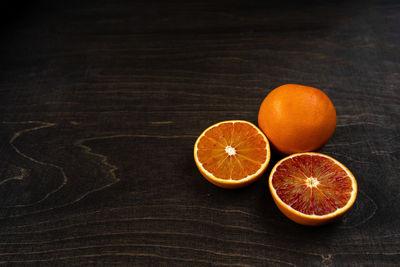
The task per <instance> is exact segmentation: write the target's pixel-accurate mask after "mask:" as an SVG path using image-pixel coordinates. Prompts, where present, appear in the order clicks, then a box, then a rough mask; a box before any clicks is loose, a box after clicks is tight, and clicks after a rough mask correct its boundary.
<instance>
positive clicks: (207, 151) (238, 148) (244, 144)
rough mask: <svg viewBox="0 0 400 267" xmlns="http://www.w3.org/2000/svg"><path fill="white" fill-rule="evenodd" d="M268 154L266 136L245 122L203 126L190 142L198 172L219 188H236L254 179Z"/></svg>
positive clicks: (266, 160)
mask: <svg viewBox="0 0 400 267" xmlns="http://www.w3.org/2000/svg"><path fill="white" fill-rule="evenodd" d="M270 157H271V153H270V147H269V142H268V139H267V137H266V136H265V135H264V134H263V132H262V131H261V130H260V129H258V128H257V127H256V126H255V125H254V124H252V123H250V122H248V121H242V120H232V121H223V122H219V123H217V124H214V125H212V126H210V127H209V128H207V129H206V130H205V131H204V132H203V133H202V134H201V135H200V136H199V137H198V139H197V141H196V143H195V145H194V160H195V162H196V165H197V167H198V169H199V171H200V172H201V174H202V175H203V176H204V178H206V179H207V180H208V181H210V182H211V183H213V184H215V185H217V186H220V187H223V188H239V187H243V186H246V185H248V184H250V183H252V182H254V181H256V180H257V179H258V178H259V177H260V176H261V175H262V174H263V173H264V171H265V170H266V168H267V166H268V163H269V160H270Z"/></svg>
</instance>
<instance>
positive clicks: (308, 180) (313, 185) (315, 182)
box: [306, 177, 319, 187]
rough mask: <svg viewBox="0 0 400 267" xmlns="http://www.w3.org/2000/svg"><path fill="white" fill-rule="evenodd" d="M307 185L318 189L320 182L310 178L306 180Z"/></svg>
mask: <svg viewBox="0 0 400 267" xmlns="http://www.w3.org/2000/svg"><path fill="white" fill-rule="evenodd" d="M306 185H307V186H308V187H317V185H319V181H318V179H317V178H314V177H308V178H307V179H306Z"/></svg>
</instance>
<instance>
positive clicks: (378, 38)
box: [0, 1, 400, 266]
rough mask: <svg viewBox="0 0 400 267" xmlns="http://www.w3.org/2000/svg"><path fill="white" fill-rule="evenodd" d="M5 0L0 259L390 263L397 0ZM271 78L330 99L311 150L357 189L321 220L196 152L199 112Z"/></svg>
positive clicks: (250, 104)
mask: <svg viewBox="0 0 400 267" xmlns="http://www.w3.org/2000/svg"><path fill="white" fill-rule="evenodd" d="M34 2H36V3H34ZM19 4H20V5H18V6H15V5H14V6H10V3H9V4H8V5H6V6H3V7H2V15H3V16H2V19H1V27H0V33H1V42H0V66H1V72H0V116H1V117H0V122H1V123H0V134H1V139H0V141H1V145H0V149H1V153H0V157H1V160H0V173H1V177H0V179H1V180H0V263H1V264H11V265H26V264H33V265H41V266H75V265H81V266H90V265H98V266H101V265H106V266H110V265H134V266H160V265H161V266H209V265H227V266H266V265H268V266H275V265H276V266H286V265H290V266H293V265H295V266H309V265H310V266H321V265H322V266H350V265H352V266H354V265H375V266H388V265H399V264H400V228H399V224H400V221H399V215H400V211H399V201H400V194H399V188H400V177H399V166H400V162H399V157H400V146H399V136H400V129H399V122H400V117H399V114H400V91H399V86H400V49H399V41H400V31H399V29H400V5H399V4H398V3H397V2H396V1H376V2H371V1H339V2H336V3H333V2H332V3H329V2H328V3H320V2H319V1H307V2H304V3H297V4H296V2H295V1H294V2H288V1H274V2H268V1H231V2H228V1H226V2H223V1H219V2H218V3H215V2H214V1H198V2H192V1H189V2H188V1H174V2H172V1H170V2H169V3H168V4H167V3H165V2H164V1H159V2H151V3H150V2H146V1H143V2H136V3H135V2H133V1H131V2H128V1H126V2H124V1H97V2H96V3H88V2H85V1H64V3H59V1H52V2H50V1H49V2H41V1H32V3H19ZM285 83H299V84H305V85H310V86H314V87H317V88H320V89H323V90H324V92H326V93H327V94H328V95H329V97H330V98H331V99H332V101H333V103H334V105H335V107H336V110H337V113H338V124H337V129H336V132H335V134H334V136H333V138H332V139H331V140H330V141H329V143H328V144H327V145H326V146H325V147H323V149H321V150H320V152H322V153H326V154H328V155H331V156H333V157H335V158H336V159H338V160H339V161H341V162H342V163H344V164H345V165H347V167H348V168H349V169H350V170H351V171H352V172H353V173H354V174H355V176H356V178H357V180H358V185H359V194H358V197H357V200H356V203H355V205H354V206H353V208H352V209H351V210H350V212H349V213H348V214H347V215H346V216H345V217H344V218H343V219H342V220H340V221H339V222H337V223H335V224H331V225H328V226H324V227H319V228H308V227H303V226H299V225H297V224H295V223H293V222H291V221H290V220H288V219H287V218H286V217H284V216H283V215H282V214H281V213H280V212H279V210H278V209H277V208H276V206H275V204H274V203H273V201H272V198H271V196H270V194H269V192H268V190H267V186H266V184H267V175H264V176H263V177H262V178H261V179H260V180H259V181H258V182H256V183H255V184H253V185H251V186H249V187H247V188H245V189H241V190H235V191H232V190H223V189H220V188H217V187H215V186H213V185H212V184H210V183H209V182H207V181H206V180H205V179H203V178H202V176H201V175H200V173H199V172H198V171H197V169H196V166H195V164H194V160H193V155H192V153H193V152H192V149H193V145H194V142H195V139H196V137H197V136H198V135H199V134H200V133H201V132H202V131H203V130H204V129H205V128H206V127H208V126H210V125H211V124H213V123H216V122H218V121H222V120H228V119H244V120H248V121H251V122H254V123H256V122H257V112H258V108H259V105H260V104H261V101H262V100H263V98H264V97H265V96H266V95H267V93H268V92H269V91H270V90H272V89H273V88H275V87H277V86H279V85H282V84H285ZM277 160H279V156H277V155H276V154H274V155H273V158H272V162H271V164H270V166H269V168H268V170H267V173H269V171H270V170H271V168H272V166H273V165H274V163H276V162H277Z"/></svg>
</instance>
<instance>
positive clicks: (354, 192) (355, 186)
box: [268, 152, 357, 219]
mask: <svg viewBox="0 0 400 267" xmlns="http://www.w3.org/2000/svg"><path fill="white" fill-rule="evenodd" d="M300 155H310V156H321V157H325V158H327V159H330V160H332V161H334V162H335V163H336V164H338V165H339V166H340V167H341V168H342V169H343V170H344V171H345V172H346V173H347V175H348V177H350V180H351V181H352V187H353V191H352V192H351V196H350V199H349V200H348V201H347V203H346V205H344V206H343V207H341V208H339V209H337V210H335V211H334V212H332V213H329V214H325V215H316V214H313V215H310V214H305V213H302V212H300V211H297V210H295V209H294V208H292V207H291V206H289V205H287V204H286V203H285V202H283V201H282V200H281V199H280V197H279V196H278V194H277V193H276V190H275V188H274V187H273V186H272V177H273V176H274V173H275V171H276V169H277V167H278V166H279V165H280V164H281V163H282V162H283V161H286V160H288V159H291V158H294V157H296V156H300ZM268 183H269V187H270V189H271V193H272V194H273V195H274V196H275V199H276V200H277V201H279V203H280V204H282V205H283V206H285V207H286V208H287V209H289V210H291V211H292V212H293V213H296V214H298V215H301V216H302V217H305V218H311V219H327V218H332V217H335V216H337V215H338V214H341V213H343V212H345V211H346V210H348V209H349V208H350V207H351V206H352V205H353V203H354V201H355V198H356V196H357V183H356V181H355V178H354V175H353V174H352V173H351V172H350V171H349V170H348V169H347V168H346V166H344V165H343V164H342V163H340V162H339V161H337V160H336V159H334V158H332V157H329V156H327V155H324V154H321V153H315V152H308V153H298V154H293V155H290V156H288V157H286V158H284V159H282V160H280V161H279V162H278V163H276V165H275V166H274V168H273V169H272V171H271V174H270V176H269V181H268Z"/></svg>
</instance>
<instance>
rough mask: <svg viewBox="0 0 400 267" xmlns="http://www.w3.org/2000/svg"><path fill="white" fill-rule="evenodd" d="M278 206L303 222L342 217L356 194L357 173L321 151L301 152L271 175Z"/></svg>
mask: <svg viewBox="0 0 400 267" xmlns="http://www.w3.org/2000/svg"><path fill="white" fill-rule="evenodd" d="M269 189H270V191H271V194H272V198H273V199H274V201H275V203H276V205H277V206H278V208H279V209H280V210H281V211H282V212H283V214H285V215H286V216H287V217H288V218H289V219H291V220H293V221H295V222H297V223H299V224H303V225H322V224H326V223H329V222H331V221H333V220H336V219H337V218H340V217H341V216H342V215H343V214H344V213H345V212H346V211H347V210H349V209H350V207H351V206H352V205H353V203H354V201H355V199H356V196H357V182H356V179H355V178H354V175H353V174H352V173H351V172H350V171H349V170H348V169H347V168H346V167H345V166H344V165H343V164H341V163H340V162H339V161H337V160H335V159H333V158H331V157H329V156H327V155H324V154H320V153H299V154H293V155H291V156H288V157H286V158H284V159H282V160H281V161H279V162H278V163H277V164H276V165H275V167H274V168H273V169H272V171H271V174H270V176H269Z"/></svg>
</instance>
